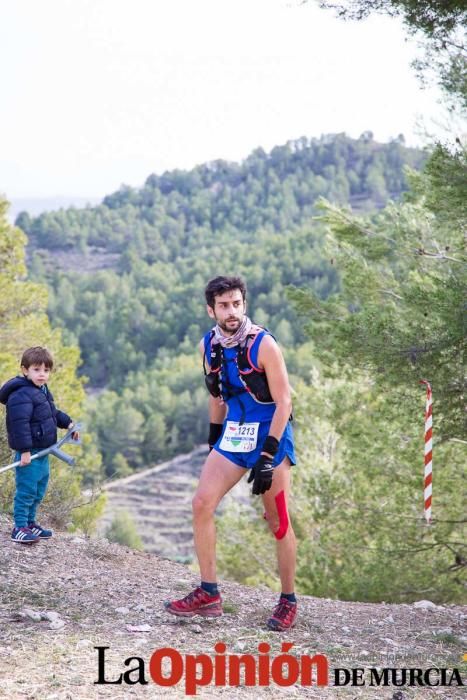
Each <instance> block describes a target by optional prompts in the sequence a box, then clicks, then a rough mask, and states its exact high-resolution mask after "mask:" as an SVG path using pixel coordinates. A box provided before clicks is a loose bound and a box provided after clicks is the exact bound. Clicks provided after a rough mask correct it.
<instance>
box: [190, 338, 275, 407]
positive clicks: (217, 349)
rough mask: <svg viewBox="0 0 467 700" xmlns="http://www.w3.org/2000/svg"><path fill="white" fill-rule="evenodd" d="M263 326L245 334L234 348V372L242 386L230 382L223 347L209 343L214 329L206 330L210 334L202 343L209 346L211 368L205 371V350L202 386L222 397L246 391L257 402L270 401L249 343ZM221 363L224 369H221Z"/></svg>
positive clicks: (265, 382)
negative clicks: (203, 383) (254, 362)
mask: <svg viewBox="0 0 467 700" xmlns="http://www.w3.org/2000/svg"><path fill="white" fill-rule="evenodd" d="M263 330H266V329H261V331H254V332H252V333H250V334H248V335H247V337H246V338H245V340H244V341H243V343H242V344H241V345H238V346H237V347H236V348H235V349H236V350H237V355H236V357H235V363H236V365H237V369H238V376H239V379H240V381H241V383H242V385H243V388H241V387H238V386H233V385H232V384H231V383H230V382H229V381H228V376H227V369H226V367H224V364H225V360H224V349H223V347H222V345H221V344H220V343H214V344H213V343H212V339H213V337H214V331H213V330H212V331H211V332H210V338H209V340H208V342H207V343H206V347H207V348H210V349H211V353H210V362H209V364H210V368H211V369H210V371H209V372H207V371H206V350H205V352H204V356H203V370H204V381H205V382H206V387H207V389H208V391H209V393H210V394H211V396H214V397H216V398H217V397H219V396H222V398H223V399H224V401H228V399H230V398H232V397H234V396H239V395H241V394H244V393H245V392H246V393H248V394H250V396H251V397H252V398H253V399H254V400H255V401H257V402H258V403H265V404H271V403H274V400H273V398H272V396H271V393H270V391H269V386H268V382H267V379H266V373H265V371H264V369H260V368H259V367H256V366H255V365H254V364H253V361H252V359H251V348H252V346H253V343H254V342H255V340H256V338H257V336H258V334H259V333H260V332H262V331H263ZM223 367H224V371H223V372H221V370H222V369H223Z"/></svg>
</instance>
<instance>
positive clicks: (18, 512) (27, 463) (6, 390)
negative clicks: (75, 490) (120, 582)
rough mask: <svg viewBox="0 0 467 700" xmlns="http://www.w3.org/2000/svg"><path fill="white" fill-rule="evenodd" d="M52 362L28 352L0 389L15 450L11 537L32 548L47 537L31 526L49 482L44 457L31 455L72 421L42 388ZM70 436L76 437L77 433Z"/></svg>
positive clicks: (39, 350) (42, 350) (48, 444)
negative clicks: (17, 463) (18, 370)
mask: <svg viewBox="0 0 467 700" xmlns="http://www.w3.org/2000/svg"><path fill="white" fill-rule="evenodd" d="M52 367H53V358H52V355H51V354H50V352H49V351H48V350H46V349H45V348H41V347H34V348H28V349H27V350H25V351H24V353H23V357H22V358H21V373H22V374H21V376H19V377H14V378H13V379H10V380H9V381H8V382H6V383H5V384H4V385H3V386H2V387H1V389H0V402H1V403H3V404H5V405H6V427H7V432H8V444H9V445H10V447H11V448H12V449H13V450H16V457H15V461H17V460H21V466H20V467H16V493H15V499H14V509H13V515H14V520H15V527H14V528H13V530H12V532H11V539H12V540H13V541H14V542H19V543H20V544H32V543H34V542H38V541H39V540H45V539H49V538H50V537H52V534H53V533H52V530H46V529H45V528H43V527H41V526H40V525H38V524H37V523H36V510H37V507H38V505H39V504H40V503H41V501H42V499H43V498H44V496H45V492H46V489H47V483H48V481H49V455H45V456H43V457H38V458H37V459H34V460H33V461H31V456H32V455H33V454H35V453H36V452H40V451H41V450H43V449H45V448H47V447H51V445H54V444H55V443H56V442H57V427H58V428H71V427H72V426H73V421H72V420H71V418H70V416H68V415H67V414H66V413H64V412H63V411H59V410H57V408H56V407H55V404H54V400H53V396H52V394H51V392H50V389H49V388H48V386H47V381H48V379H49V375H50V372H51V370H52ZM73 438H74V439H75V440H77V439H78V438H79V435H78V433H77V432H76V433H74V434H73Z"/></svg>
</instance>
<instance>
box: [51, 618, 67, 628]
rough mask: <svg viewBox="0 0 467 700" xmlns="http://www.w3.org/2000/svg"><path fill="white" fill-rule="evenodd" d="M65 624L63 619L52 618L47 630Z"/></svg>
mask: <svg viewBox="0 0 467 700" xmlns="http://www.w3.org/2000/svg"><path fill="white" fill-rule="evenodd" d="M65 624H66V623H65V620H53V622H51V623H50V625H49V630H61V629H62V627H65Z"/></svg>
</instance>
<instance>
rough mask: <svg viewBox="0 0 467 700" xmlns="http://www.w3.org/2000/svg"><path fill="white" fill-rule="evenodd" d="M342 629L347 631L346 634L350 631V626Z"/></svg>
mask: <svg viewBox="0 0 467 700" xmlns="http://www.w3.org/2000/svg"><path fill="white" fill-rule="evenodd" d="M342 631H343V632H345V633H346V634H348V633H349V632H350V627H347V626H344V627H343V628H342Z"/></svg>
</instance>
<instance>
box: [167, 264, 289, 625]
mask: <svg viewBox="0 0 467 700" xmlns="http://www.w3.org/2000/svg"><path fill="white" fill-rule="evenodd" d="M205 295H206V302H207V312H208V315H209V316H210V318H212V319H213V320H214V321H215V323H216V325H215V326H214V328H213V329H212V330H211V331H210V332H209V333H207V334H206V335H205V337H204V338H203V339H202V341H201V343H200V351H201V354H202V356H203V363H204V367H205V374H206V377H205V378H206V385H207V387H208V389H209V392H210V396H209V415H210V430H209V447H210V453H209V456H208V458H207V459H206V462H205V464H204V466H203V469H202V471H201V476H200V480H199V484H198V487H197V489H196V492H195V495H194V498H193V503H192V505H193V532H194V542H195V549H196V554H197V557H198V562H199V567H200V573H201V584H200V586H199V587H198V588H196V589H195V590H194V591H192V592H191V593H189V594H188V595H187V596H186V597H185V598H182V599H180V600H175V601H172V602H170V603H166V609H167V610H168V612H170V613H172V614H174V615H179V616H182V617H192V616H193V615H203V616H205V617H217V616H219V615H222V600H221V596H220V594H219V591H218V588H217V578H216V529H215V524H214V513H215V510H216V508H217V506H218V504H219V502H220V501H221V499H222V498H223V496H224V495H225V494H226V493H227V492H228V491H230V489H231V488H232V487H233V486H235V484H236V483H237V482H238V481H239V480H240V479H241V478H242V477H243V476H244V474H246V473H247V472H248V473H249V478H248V482H249V483H252V493H253V494H255V495H261V498H262V500H263V505H264V510H265V517H266V519H267V522H268V525H269V527H270V529H271V531H272V533H273V534H274V536H275V538H276V545H277V561H278V568H279V576H280V580H281V586H282V593H281V595H280V598H279V602H278V604H277V605H276V607H275V609H274V611H273V613H272V615H271V617H270V618H269V620H268V622H267V626H268V628H269V629H272V630H277V631H282V630H286V629H289V628H291V627H292V626H293V625H294V623H295V619H296V614H297V601H296V598H295V593H294V579H295V564H296V540H295V534H294V531H293V529H292V526H291V524H290V522H289V517H288V508H287V504H288V500H289V493H290V467H291V465H293V464H295V454H294V445H293V434H292V427H291V424H290V417H291V411H292V402H291V398H290V388H289V383H288V377H287V369H286V366H285V362H284V358H283V356H282V353H281V351H280V349H279V346H278V345H277V343H276V341H275V340H274V338H273V337H272V336H271V335H270V334H269V333H268V331H266V330H264V329H263V328H261V327H260V326H257V325H255V324H253V323H252V322H251V320H250V319H249V318H248V316H246V286H245V283H244V282H243V281H242V280H241V279H240V278H239V277H216V278H215V279H212V280H211V281H210V282H209V283H208V285H207V287H206V290H205Z"/></svg>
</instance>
